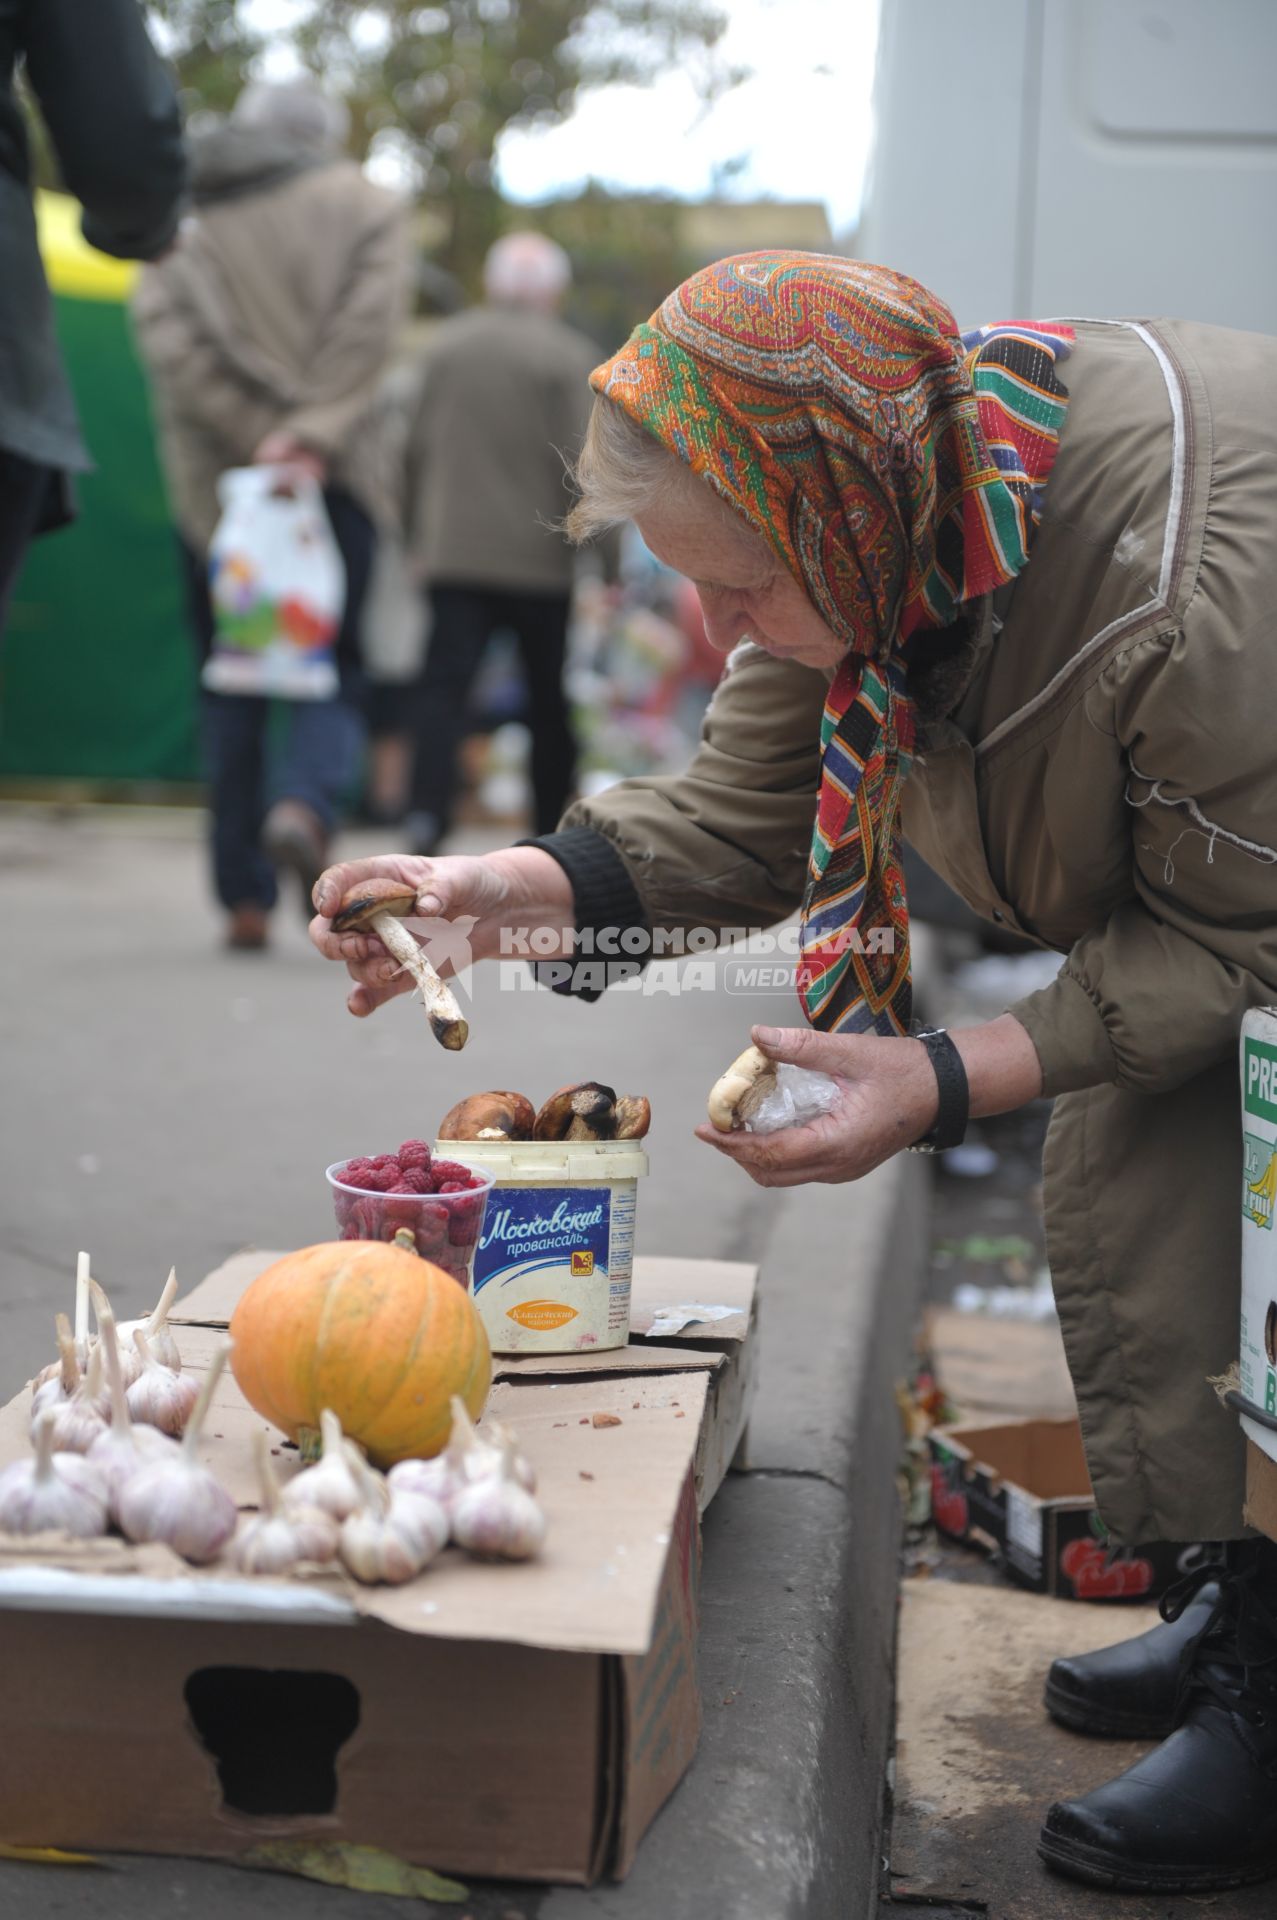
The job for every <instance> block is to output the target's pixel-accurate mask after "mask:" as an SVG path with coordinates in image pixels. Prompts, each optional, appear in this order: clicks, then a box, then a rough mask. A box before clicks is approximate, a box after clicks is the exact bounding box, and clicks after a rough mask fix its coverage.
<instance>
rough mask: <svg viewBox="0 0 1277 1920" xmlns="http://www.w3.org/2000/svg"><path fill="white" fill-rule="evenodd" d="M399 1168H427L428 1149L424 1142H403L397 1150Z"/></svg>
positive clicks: (428, 1163)
mask: <svg viewBox="0 0 1277 1920" xmlns="http://www.w3.org/2000/svg"><path fill="white" fill-rule="evenodd" d="M399 1164H400V1166H401V1167H428V1166H429V1165H430V1148H429V1147H428V1146H427V1144H426V1142H425V1141H424V1140H405V1141H404V1143H403V1145H402V1146H401V1147H400V1149H399Z"/></svg>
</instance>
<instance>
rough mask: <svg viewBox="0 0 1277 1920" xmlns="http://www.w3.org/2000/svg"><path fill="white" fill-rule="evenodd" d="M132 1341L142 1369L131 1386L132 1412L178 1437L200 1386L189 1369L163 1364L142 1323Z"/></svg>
mask: <svg viewBox="0 0 1277 1920" xmlns="http://www.w3.org/2000/svg"><path fill="white" fill-rule="evenodd" d="M133 1345H134V1348H135V1349H136V1351H137V1353H138V1354H139V1356H140V1357H141V1361H142V1371H141V1373H140V1374H139V1375H138V1377H137V1379H136V1380H135V1381H134V1382H133V1385H132V1386H131V1387H130V1388H129V1390H128V1395H127V1398H128V1403H129V1412H130V1414H131V1415H132V1417H133V1418H134V1419H135V1420H140V1421H141V1422H142V1424H143V1426H147V1427H158V1428H159V1430H160V1432H161V1433H171V1434H173V1435H174V1436H175V1437H176V1435H178V1434H180V1433H181V1432H183V1430H184V1429H185V1427H186V1423H187V1421H188V1420H189V1419H190V1416H191V1408H192V1407H193V1406H194V1405H195V1402H196V1399H197V1398H198V1396H199V1388H198V1387H197V1386H196V1384H195V1382H194V1380H192V1378H191V1376H190V1374H189V1373H173V1372H171V1371H170V1369H169V1368H168V1367H163V1366H161V1365H160V1363H159V1361H158V1360H156V1359H155V1357H154V1356H153V1354H152V1352H151V1347H150V1342H149V1341H148V1340H147V1337H146V1334H145V1333H144V1332H143V1330H142V1328H141V1327H136V1328H135V1329H134V1332H133Z"/></svg>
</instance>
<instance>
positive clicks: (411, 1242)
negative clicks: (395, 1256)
mask: <svg viewBox="0 0 1277 1920" xmlns="http://www.w3.org/2000/svg"><path fill="white" fill-rule="evenodd" d="M391 1245H392V1246H395V1247H401V1248H402V1249H403V1251H404V1252H405V1253H415V1252H416V1251H417V1239H416V1235H415V1234H414V1233H413V1231H412V1228H411V1227H400V1228H399V1230H398V1232H397V1233H396V1234H395V1237H394V1239H393V1241H392V1242H391Z"/></svg>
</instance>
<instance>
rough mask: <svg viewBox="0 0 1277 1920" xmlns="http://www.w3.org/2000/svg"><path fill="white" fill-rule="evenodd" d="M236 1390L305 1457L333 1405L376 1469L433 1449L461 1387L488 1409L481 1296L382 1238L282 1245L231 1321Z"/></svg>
mask: <svg viewBox="0 0 1277 1920" xmlns="http://www.w3.org/2000/svg"><path fill="white" fill-rule="evenodd" d="M230 1332H231V1339H232V1341H233V1342H234V1346H233V1348H232V1352H231V1366H232V1368H233V1369H234V1373H235V1378H236V1380H237V1381H238V1382H239V1389H240V1392H241V1393H242V1394H243V1396H244V1398H245V1399H246V1400H247V1401H248V1403H249V1405H250V1406H252V1407H255V1408H256V1409H257V1411H258V1413H260V1414H261V1415H262V1416H263V1417H264V1418H265V1419H267V1420H269V1421H270V1422H271V1423H272V1425H274V1426H277V1427H280V1428H282V1430H283V1431H284V1432H285V1433H286V1434H288V1435H289V1437H290V1438H291V1439H293V1440H295V1441H296V1442H297V1444H298V1446H299V1447H300V1448H301V1449H302V1452H303V1454H309V1453H311V1452H312V1451H314V1450H315V1448H316V1447H317V1443H318V1433H319V1416H320V1414H321V1413H322V1411H323V1410H324V1408H325V1407H331V1408H332V1410H333V1412H334V1413H335V1414H336V1415H337V1418H338V1419H339V1420H340V1421H341V1424H342V1428H343V1430H344V1431H345V1432H346V1433H348V1434H349V1435H350V1437H351V1438H352V1440H357V1441H358V1442H359V1444H360V1446H361V1447H363V1448H364V1450H365V1451H366V1453H367V1455H368V1458H369V1459H370V1460H372V1461H373V1462H374V1463H375V1465H377V1466H379V1467H388V1466H391V1465H393V1463H394V1462H395V1461H396V1460H408V1459H412V1458H414V1457H420V1458H425V1457H428V1456H429V1455H431V1454H435V1453H438V1452H439V1451H440V1450H441V1449H442V1447H443V1446H444V1444H445V1443H446V1441H447V1439H448V1434H449V1431H450V1428H451V1425H452V1417H451V1413H450V1411H449V1401H450V1400H451V1398H452V1395H453V1394H454V1393H456V1394H460V1396H461V1398H462V1400H463V1401H464V1402H465V1404H466V1408H467V1410H468V1411H469V1413H470V1415H471V1416H472V1418H474V1419H477V1418H478V1416H479V1414H480V1413H481V1412H482V1410H483V1403H484V1401H485V1400H486V1399H487V1396H488V1387H489V1385H490V1383H491V1380H492V1355H491V1352H490V1350H489V1347H488V1337H487V1335H486V1333H485V1332H484V1329H483V1322H482V1321H481V1320H480V1318H479V1315H478V1313H477V1312H476V1311H475V1307H474V1303H473V1302H472V1300H471V1299H470V1296H469V1294H468V1293H467V1292H466V1291H465V1289H464V1288H463V1287H459V1286H458V1285H457V1282H456V1281H455V1280H454V1279H453V1278H452V1276H451V1274H447V1273H445V1272H444V1271H443V1270H442V1268H440V1267H436V1266H434V1265H433V1264H432V1263H431V1262H430V1261H429V1260H422V1259H419V1258H418V1256H417V1255H416V1254H415V1253H407V1252H405V1251H403V1249H401V1248H400V1247H396V1246H387V1245H385V1244H384V1243H383V1242H381V1241H379V1240H337V1241H333V1242H331V1243H328V1244H325V1245H323V1246H318V1247H303V1248H302V1249H301V1251H300V1252H299V1253H289V1254H285V1256H284V1258H283V1259H282V1260H277V1261H276V1262H275V1264H274V1266H273V1267H268V1268H267V1269H266V1271H265V1273H262V1274H259V1275H258V1277H257V1279H256V1280H254V1281H253V1283H252V1285H251V1286H250V1287H249V1288H248V1290H247V1291H246V1292H245V1293H244V1294H243V1295H242V1297H241V1299H240V1301H239V1304H238V1306H237V1307H236V1309H235V1312H234V1315H233V1317H232V1319H231V1328H230Z"/></svg>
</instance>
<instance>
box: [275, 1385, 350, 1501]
mask: <svg viewBox="0 0 1277 1920" xmlns="http://www.w3.org/2000/svg"><path fill="white" fill-rule="evenodd" d="M319 1432H320V1455H319V1459H318V1460H317V1461H316V1462H315V1464H314V1466H313V1467H303V1468H302V1470H301V1472H300V1473H297V1474H294V1475H293V1477H292V1479H291V1480H289V1481H287V1482H286V1483H285V1485H284V1487H283V1489H282V1491H281V1494H280V1498H281V1499H282V1501H283V1503H284V1505H285V1506H286V1507H293V1506H300V1507H319V1508H320V1509H321V1510H322V1511H323V1512H324V1513H330V1514H331V1515H332V1517H333V1519H334V1520H344V1519H345V1518H346V1516H347V1514H351V1513H353V1512H354V1511H355V1508H356V1507H357V1506H358V1505H359V1504H360V1501H361V1498H362V1495H361V1492H360V1486H359V1482H358V1480H357V1479H356V1478H355V1471H354V1468H353V1467H352V1466H351V1464H350V1454H349V1442H348V1441H346V1440H344V1439H343V1438H342V1431H341V1422H340V1420H339V1419H338V1418H337V1415H336V1414H335V1413H333V1412H332V1410H331V1408H328V1407H325V1408H324V1410H323V1412H322V1413H321V1414H320V1416H319Z"/></svg>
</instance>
